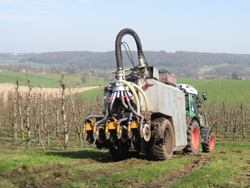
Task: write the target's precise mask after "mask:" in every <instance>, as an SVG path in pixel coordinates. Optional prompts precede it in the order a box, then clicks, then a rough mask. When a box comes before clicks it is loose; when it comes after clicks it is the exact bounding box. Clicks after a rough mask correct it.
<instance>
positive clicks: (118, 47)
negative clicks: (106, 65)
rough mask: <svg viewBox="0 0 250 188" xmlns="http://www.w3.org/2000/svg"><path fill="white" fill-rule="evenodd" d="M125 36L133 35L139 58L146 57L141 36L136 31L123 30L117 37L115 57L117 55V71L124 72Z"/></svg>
mask: <svg viewBox="0 0 250 188" xmlns="http://www.w3.org/2000/svg"><path fill="white" fill-rule="evenodd" d="M125 35H131V36H133V37H134V39H135V42H136V46H137V53H138V57H139V58H141V57H144V54H143V51H142V45H141V40H140V38H139V36H138V35H137V33H136V32H135V31H134V30H132V29H129V28H126V29H123V30H121V31H120V32H119V33H118V35H117V37H116V41H115V55H116V63H117V70H123V63H122V50H121V42H122V38H123V37H124V36H125Z"/></svg>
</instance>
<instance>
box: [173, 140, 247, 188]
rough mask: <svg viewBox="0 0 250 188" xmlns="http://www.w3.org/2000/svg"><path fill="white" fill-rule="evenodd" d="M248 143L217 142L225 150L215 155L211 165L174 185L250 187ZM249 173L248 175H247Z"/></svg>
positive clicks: (219, 147)
mask: <svg viewBox="0 0 250 188" xmlns="http://www.w3.org/2000/svg"><path fill="white" fill-rule="evenodd" d="M249 146H250V144H249V142H248V143H217V146H216V147H217V148H218V149H221V150H223V151H222V152H221V153H219V154H216V155H214V156H215V160H213V161H212V162H211V163H210V164H209V165H207V166H205V167H204V168H201V169H199V170H197V171H195V172H194V173H192V174H190V175H189V176H187V177H185V178H184V179H182V180H178V181H177V182H175V183H174V185H173V186H172V187H250V185H249V180H247V178H248V175H250V174H249V171H247V170H246V169H248V168H249V166H248V165H247V164H249V159H250V158H249V156H250V151H249V149H248V148H249ZM247 174H248V175H247Z"/></svg>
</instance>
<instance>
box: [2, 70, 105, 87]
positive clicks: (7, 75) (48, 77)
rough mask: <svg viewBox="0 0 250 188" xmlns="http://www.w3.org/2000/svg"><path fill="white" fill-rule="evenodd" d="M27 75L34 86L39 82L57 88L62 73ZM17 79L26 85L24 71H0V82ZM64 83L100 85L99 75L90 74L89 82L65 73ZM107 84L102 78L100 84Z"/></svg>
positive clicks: (14, 81)
mask: <svg viewBox="0 0 250 188" xmlns="http://www.w3.org/2000/svg"><path fill="white" fill-rule="evenodd" d="M28 77H29V79H30V81H31V83H32V84H33V86H34V87H39V86H40V84H41V86H42V87H43V88H58V87H60V80H61V78H62V75H60V74H32V73H29V74H28ZM17 79H18V80H19V84H20V85H24V86H27V85H28V84H27V79H26V73H20V72H0V83H12V84H15V83H16V80H17ZM64 81H65V83H67V84H69V85H70V86H71V87H77V86H79V87H89V86H98V85H101V81H100V79H99V77H96V76H91V77H90V82H88V81H87V82H86V83H83V82H82V80H81V75H65V76H64ZM103 84H107V81H106V80H105V79H103V78H102V85H103Z"/></svg>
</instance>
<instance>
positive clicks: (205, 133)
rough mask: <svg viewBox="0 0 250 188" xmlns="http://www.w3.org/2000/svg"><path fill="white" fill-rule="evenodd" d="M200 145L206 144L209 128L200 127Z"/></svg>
mask: <svg viewBox="0 0 250 188" xmlns="http://www.w3.org/2000/svg"><path fill="white" fill-rule="evenodd" d="M200 128H201V143H207V142H208V136H209V133H210V130H211V128H212V127H211V126H206V125H205V126H201V127H200Z"/></svg>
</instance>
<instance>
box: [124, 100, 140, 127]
mask: <svg viewBox="0 0 250 188" xmlns="http://www.w3.org/2000/svg"><path fill="white" fill-rule="evenodd" d="M126 100H127V103H128V107H129V108H130V110H131V111H132V112H133V114H135V115H136V116H138V117H140V124H142V123H143V120H144V116H143V115H141V114H139V113H137V112H136V111H135V110H134V108H133V107H132V105H131V103H130V99H128V98H126Z"/></svg>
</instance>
